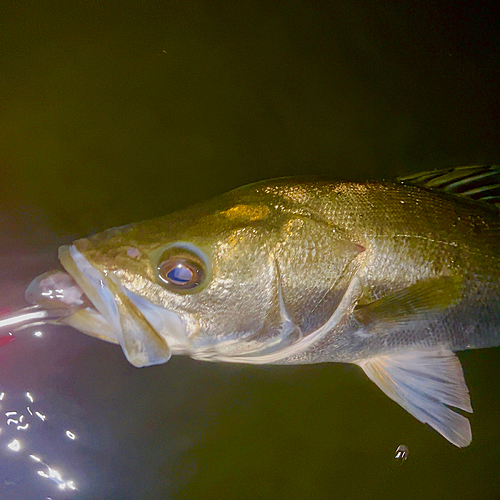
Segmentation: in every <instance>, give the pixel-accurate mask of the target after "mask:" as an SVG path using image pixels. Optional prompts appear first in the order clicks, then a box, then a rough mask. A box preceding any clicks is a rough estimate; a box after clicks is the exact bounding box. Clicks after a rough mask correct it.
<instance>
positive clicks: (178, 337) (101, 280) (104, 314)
mask: <svg viewBox="0 0 500 500" xmlns="http://www.w3.org/2000/svg"><path fill="white" fill-rule="evenodd" d="M59 260H60V261H61V264H62V265H63V267H64V269H65V270H66V271H67V273H68V274H69V276H68V275H67V274H65V273H63V272H60V273H59V276H58V277H57V279H58V280H59V281H60V282H61V284H60V286H59V289H58V290H56V292H57V291H58V292H59V295H58V296H57V297H55V299H57V300H58V301H59V304H60V303H64V305H65V306H66V307H67V314H66V315H63V316H62V317H61V319H60V322H62V323H65V324H68V325H70V326H72V327H74V328H75V329H77V330H79V331H81V332H83V333H86V334H88V335H91V336H94V337H97V338H100V339H102V340H106V341H108V342H113V343H117V344H120V346H121V347H122V350H123V352H124V354H125V356H126V358H127V360H128V361H129V362H130V363H131V364H132V365H134V366H137V367H142V366H150V365H155V364H161V363H165V362H166V361H168V360H169V359H170V357H171V355H172V353H175V354H178V353H185V352H188V351H189V342H188V339H187V336H186V335H185V328H184V325H183V322H182V321H181V319H180V318H179V316H178V315H177V314H175V313H173V312H172V311H169V310H167V309H165V308H163V307H160V306H157V305H155V304H152V303H151V302H149V301H147V300H145V299H143V298H142V297H140V296H139V295H137V294H135V293H133V292H131V291H130V290H128V289H127V288H125V287H124V286H122V285H121V284H120V282H119V280H118V279H117V277H116V276H114V275H113V274H112V273H106V272H101V271H100V270H98V269H97V268H96V267H94V266H93V265H92V264H91V263H90V262H89V261H88V260H87V259H86V258H85V256H84V255H83V254H82V253H81V252H80V251H79V250H78V249H77V248H76V246H74V245H69V246H63V247H61V248H60V250H59ZM46 279H48V278H46ZM73 280H74V281H73ZM42 282H43V280H42V281H39V282H38V288H39V289H37V290H32V291H31V293H32V294H34V295H38V297H34V299H35V300H33V297H32V300H30V302H36V303H38V304H40V305H41V306H42V307H46V304H45V303H46V302H47V300H49V299H48V298H47V297H46V295H47V294H48V292H46V291H45V292H44V291H43V287H40V283H42ZM40 288H42V289H40ZM48 288H50V287H48ZM29 293H30V288H28V291H27V295H28V294H29ZM44 295H45V297H44ZM37 299H38V300H37ZM44 301H45V303H44ZM52 307H53V306H52Z"/></svg>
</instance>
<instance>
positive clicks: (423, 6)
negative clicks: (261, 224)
mask: <svg viewBox="0 0 500 500" xmlns="http://www.w3.org/2000/svg"><path fill="white" fill-rule="evenodd" d="M440 5H441V4H440V3H437V2H436V3H432V2H427V3H426V2H423V3H422V2H420V3H418V2H410V1H403V2H394V3H393V4H392V5H391V4H390V3H383V2H382V3H380V2H374V1H364V2H357V3H354V2H349V1H346V0H341V1H338V2H329V3H326V2H325V3H320V2H314V1H312V2H293V1H290V2H281V3H279V2H257V1H256V2H247V1H240V2H218V1H212V2H210V1H204V0H200V1H198V2H195V1H171V2H167V1H154V2H153V1H141V2H139V1H130V2H125V1H120V2H118V1H109V2H100V1H71V2H67V1H61V2H56V1H46V2H35V1H33V2H27V1H20V2H9V1H2V2H1V3H0V47H1V50H0V138H1V139H0V148H1V150H0V151H1V153H0V173H1V183H0V192H1V194H2V196H1V197H0V208H1V212H0V217H1V219H0V223H1V232H0V297H1V299H0V306H11V307H17V306H21V305H24V302H23V289H24V287H25V286H26V285H27V283H28V282H29V281H30V279H31V278H32V277H34V276H35V275H37V274H39V273H41V272H43V271H45V270H46V269H47V268H50V267H51V266H53V265H54V262H55V254H56V248H57V246H58V245H60V244H61V243H65V242H68V241H71V239H73V238H74V237H77V236H85V235H87V234H88V233H90V232H93V231H95V230H100V229H104V228H106V227H108V226H113V225H119V224H124V223H127V222H131V221H135V220H141V219H145V218H149V217H152V216H156V215H160V214H164V213H167V212H169V211H172V210H175V209H177V208H180V207H183V206H186V205H187V204H190V203H192V202H196V201H199V200H202V199H206V198H208V197H211V196H213V195H215V194H218V193H221V192H223V191H226V190H228V189H231V188H233V187H236V186H239V185H242V184H245V183H248V182H252V181H255V180H259V179H264V178H269V177H277V176H284V175H297V174H326V175H331V176H332V177H335V178H349V179H358V180H359V179H365V178H384V177H392V176H395V175H399V174H403V173H408V172H412V171H416V170H422V169H430V168H438V167H443V166H448V165H457V164H471V163H492V162H498V161H500V140H499V139H500V134H499V130H500V128H499V126H498V124H499V122H500V120H499V118H500V117H499V114H500V113H499V110H500V99H499V94H498V81H499V77H500V57H499V55H500V54H499V50H498V23H497V21H498V19H495V15H494V12H493V10H492V11H491V12H490V11H487V10H486V9H481V8H480V7H465V6H455V7H454V9H448V10H446V9H445V8H444V7H442V6H440ZM492 9H493V8H492ZM32 333H33V331H28V332H26V333H25V334H24V335H21V334H19V335H18V336H17V338H16V341H15V342H12V343H10V344H8V345H6V346H3V347H0V391H4V392H5V394H6V396H5V399H4V400H2V401H1V402H0V404H1V407H0V426H1V427H2V432H1V433H0V498H2V499H3V498H5V499H34V498H46V497H50V498H53V499H59V498H95V499H115V498H116V499H128V498H130V499H157V498H158V499H160V498H179V499H205V498H206V499H211V498H214V499H224V498H237V499H240V498H241V499H255V498H262V499H281V498H287V499H292V498H293V499H302V498H349V499H365V498H370V499H379V498H380V499H388V498H398V499H399V498H404V499H408V500H410V499H427V498H440V499H448V498H449V499H472V498H485V499H495V498H500V480H499V479H498V470H499V468H500V451H499V450H500V428H499V425H498V414H499V412H500V397H498V393H499V391H500V382H499V379H498V376H497V374H498V372H499V368H500V352H499V351H498V349H491V350H486V351H475V352H465V353H462V354H460V358H461V360H462V362H463V365H464V368H465V372H466V379H467V381H468V385H469V388H470V390H471V395H472V402H473V406H474V409H475V413H474V414H473V415H472V417H471V422H472V427H473V435H474V440H473V443H472V445H471V446H470V447H469V448H467V449H464V450H459V449H457V448H455V447H453V446H452V445H451V444H449V443H447V442H446V441H445V440H444V439H443V438H441V437H440V436H438V435H437V434H436V433H435V432H434V431H432V430H430V429H429V428H427V427H426V426H424V425H423V424H421V423H419V422H417V421H416V420H415V419H414V418H413V417H411V416H410V415H408V414H407V413H406V412H405V411H404V410H402V409H401V408H400V407H399V406H397V405H396V404H395V403H393V402H391V401H390V400H389V399H388V398H387V397H386V396H384V395H383V394H382V393H381V392H380V391H379V390H378V389H377V388H376V387H375V386H374V385H373V384H372V383H371V382H369V381H368V380H367V379H366V378H365V376H364V375H363V374H362V373H361V372H360V371H359V370H358V369H356V368H354V367H346V366H343V365H333V364H331V365H318V366H303V367H245V366H231V365H222V364H221V365H215V364H208V363H205V364H203V363H200V362H195V361H192V360H189V359H185V358H176V359H173V360H171V361H170V362H169V363H168V364H166V365H164V366H159V367H153V368H147V369H141V370H138V369H134V368H133V367H131V366H129V365H128V364H127V362H126V361H125V358H124V357H123V355H122V354H121V350H120V349H119V348H118V347H114V346H110V345H107V344H105V343H103V342H99V341H96V340H93V339H91V338H88V337H85V336H84V335H82V334H78V333H76V332H74V331H72V330H70V329H67V328H62V327H59V328H56V327H50V328H49V327H45V328H43V334H44V335H43V337H42V338H38V337H34V336H33V335H32ZM26 391H30V393H31V394H33V396H34V398H35V403H33V405H38V406H37V408H38V409H39V411H40V412H43V414H45V415H47V419H46V421H41V420H40V419H38V421H36V419H35V417H33V419H35V420H34V423H33V425H32V427H31V428H30V429H29V430H26V431H25V432H24V431H22V430H19V431H18V430H16V429H15V428H14V427H13V425H8V426H7V425H6V423H5V420H6V418H4V417H3V415H4V413H5V412H7V411H10V410H16V411H18V412H20V411H21V410H22V411H24V413H25V414H26V407H27V401H26V398H25V392H26ZM33 407H34V406H33ZM27 418H28V417H27ZM33 419H32V420H33ZM30 421H31V420H30ZM66 429H71V430H72V431H74V432H75V433H76V434H77V436H78V438H77V439H76V440H75V441H71V442H70V441H68V439H66V438H65V436H64V432H65V430H66ZM23 432H24V434H23ZM17 435H19V436H20V437H19V440H20V441H21V444H22V449H21V450H20V451H19V452H15V451H12V450H10V449H8V448H7V444H8V443H10V442H11V440H12V439H13V438H14V436H17ZM401 444H404V445H406V446H407V447H408V448H409V458H408V460H407V461H406V462H405V463H404V464H403V465H399V464H398V463H396V462H395V461H394V458H393V457H394V453H395V450H396V448H397V446H398V445H401ZM29 454H35V455H37V456H38V455H39V456H41V457H42V458H43V460H44V461H45V462H46V463H48V464H50V466H51V467H53V468H56V469H57V470H60V471H61V474H63V476H64V478H66V479H68V478H71V479H74V481H75V484H76V485H77V487H78V491H76V492H69V491H68V490H65V491H62V490H59V489H58V488H57V485H56V484H55V482H54V481H51V480H49V479H47V478H44V477H43V476H41V475H39V474H37V470H46V469H43V467H40V466H39V465H38V464H37V463H35V462H34V461H33V460H32V459H30V457H29Z"/></svg>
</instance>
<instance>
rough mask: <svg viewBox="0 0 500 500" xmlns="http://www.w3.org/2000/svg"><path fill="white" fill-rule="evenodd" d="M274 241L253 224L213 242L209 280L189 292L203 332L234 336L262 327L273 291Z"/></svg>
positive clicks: (225, 336) (274, 293)
mask: <svg viewBox="0 0 500 500" xmlns="http://www.w3.org/2000/svg"><path fill="white" fill-rule="evenodd" d="M274 245H275V238H274V239H273V235H272V234H269V233H268V232H267V231H266V230H265V228H255V227H243V228H238V229H235V230H234V231H231V232H230V233H229V234H227V235H225V237H223V238H220V239H219V241H217V242H216V244H215V245H214V248H213V262H212V275H211V281H210V283H208V284H207V286H206V287H205V289H204V290H202V291H201V292H200V293H199V294H193V296H192V299H193V304H196V314H197V316H198V317H199V318H200V324H201V325H202V330H204V331H205V332H206V334H207V335H209V336H212V337H214V336H215V337H217V338H230V337H231V338H236V337H242V336H249V335H252V334H254V333H257V332H259V331H261V330H262V328H263V327H264V324H265V322H266V317H267V315H268V311H269V309H270V308H271V306H272V302H273V300H274V297H275V295H276V281H275V279H274V267H273V265H274V264H273V259H272V249H273V247H274Z"/></svg>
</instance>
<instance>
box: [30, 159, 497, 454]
mask: <svg viewBox="0 0 500 500" xmlns="http://www.w3.org/2000/svg"><path fill="white" fill-rule="evenodd" d="M499 187H500V169H499V168H498V167H461V168H457V169H449V170H443V171H434V172H428V173H424V174H418V175H415V176H411V177H408V178H405V179H402V180H398V181H395V182H379V181H369V182H334V181H327V180H318V179H309V178H283V179H277V180H270V181H263V182H257V183H255V184H251V185H248V186H244V187H241V188H239V189H235V190H233V191H231V192H229V193H226V194H223V195H221V196H219V197H217V198H214V199H212V200H211V201H208V202H205V203H200V204H197V205H194V206H192V207H190V208H187V209H184V210H181V211H178V212H176V213H173V214H170V215H166V216H164V217H160V218H157V219H153V220H150V221H145V222H139V223H137V224H131V225H127V226H123V227H119V228H113V229H109V230H107V231H104V232H102V233H99V234H96V235H94V236H91V237H89V238H84V239H79V240H77V241H75V242H74V243H73V244H71V245H69V246H63V247H61V248H60V249H59V258H60V261H61V264H62V266H63V267H64V269H65V272H62V271H57V272H50V273H46V274H44V275H42V276H40V277H39V278H37V279H36V280H35V281H34V282H33V283H32V284H31V285H30V287H29V288H28V291H27V299H28V300H29V301H30V302H31V303H33V304H38V306H39V307H40V306H41V307H42V308H43V310H44V311H57V312H56V313H53V316H54V317H57V319H56V320H55V321H57V322H59V323H65V324H68V325H71V326H72V327H74V328H76V329H77V330H80V331H82V332H84V333H86V334H89V335H93V336H95V337H98V338H101V339H103V340H107V341H109V342H114V343H117V344H120V346H121V348H122V349H123V352H124V353H125V356H126V357H127V359H128V361H129V362H130V363H132V364H133V365H134V366H149V365H154V364H158V363H164V362H166V361H168V359H169V358H170V356H171V355H172V354H185V355H189V356H191V357H192V358H195V359H199V360H207V361H227V362H236V363H252V364H264V363H274V364H310V363H322V362H342V363H354V364H357V365H359V366H360V367H361V368H362V369H363V370H364V372H365V373H366V374H367V375H368V377H369V378H370V379H371V380H372V381H373V382H375V384H377V385H378V386H379V387H380V389H382V391H384V392H385V393H386V394H387V395H388V396H389V397H390V398H392V399H393V400H394V401H396V402H397V403H399V404H400V405H401V406H402V407H403V408H405V409H406V410H407V411H408V412H410V413H411V414H412V415H414V416H415V417H416V418H417V419H419V420H420V421H422V422H424V423H428V424H429V425H430V426H432V427H433V428H434V429H436V430H437V431H438V432H439V433H441V434H442V435H443V436H444V437H445V438H446V439H448V440H449V441H451V442H452V443H453V444H455V445H456V446H467V445H468V444H470V442H471V440H472V435H471V429H470V424H469V421H468V419H467V418H466V417H465V416H463V415H461V414H459V413H458V412H455V411H454V410H453V409H452V408H450V407H454V408H458V409H460V410H463V411H466V412H471V411H472V408H471V404H470V399H469V392H468V389H467V385H466V383H465V380H464V376H463V371H462V367H461V365H460V362H459V360H458V358H457V356H456V355H455V354H454V352H455V351H459V350H463V349H476V348H484V347H491V346H498V345H499V344H500V254H499V249H498V243H499V239H500V212H499V208H498V206H497V204H499V203H500V189H499ZM61 311H63V312H61ZM39 314H41V315H42V316H43V314H47V315H49V313H45V312H42V313H39ZM42 316H40V318H42ZM49 320H51V318H50V317H47V318H45V320H43V319H42V321H49ZM52 320H54V318H52Z"/></svg>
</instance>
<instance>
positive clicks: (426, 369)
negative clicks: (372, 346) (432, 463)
mask: <svg viewBox="0 0 500 500" xmlns="http://www.w3.org/2000/svg"><path fill="white" fill-rule="evenodd" d="M357 364H358V365H359V366H361V368H363V370H364V371H365V373H366V374H367V375H368V377H369V378H370V379H371V380H372V381H373V382H375V384H377V385H378V386H379V387H380V389H382V391H384V392H385V394H387V396H389V397H390V398H391V399H393V400H394V401H396V403H399V404H400V405H401V406H402V407H403V408H404V409H405V410H407V411H408V412H409V413H411V414H412V415H413V416H414V417H416V418H417V419H418V420H420V421H421V422H423V423H427V424H429V425H430V426H431V427H433V428H434V429H436V430H437V431H438V432H439V433H440V434H442V435H443V436H444V437H445V438H446V439H448V441H450V442H451V443H453V444H454V445H456V446H459V447H463V446H468V445H469V444H470V443H471V441H472V433H471V428H470V423H469V420H468V419H467V418H465V417H464V416H462V415H460V414H459V413H457V412H455V411H453V410H452V409H451V408H448V406H446V405H450V406H454V407H456V408H460V409H461V410H464V411H467V412H472V407H471V404H470V398H469V390H468V388H467V385H466V383H465V380H464V375H463V371H462V366H461V365H460V361H459V360H458V358H457V357H456V356H455V354H453V352H451V351H449V350H447V349H437V350H425V349H416V350H411V351H404V352H401V353H395V354H391V355H386V356H376V357H373V358H370V359H365V360H361V361H359V362H358V363H357Z"/></svg>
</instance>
